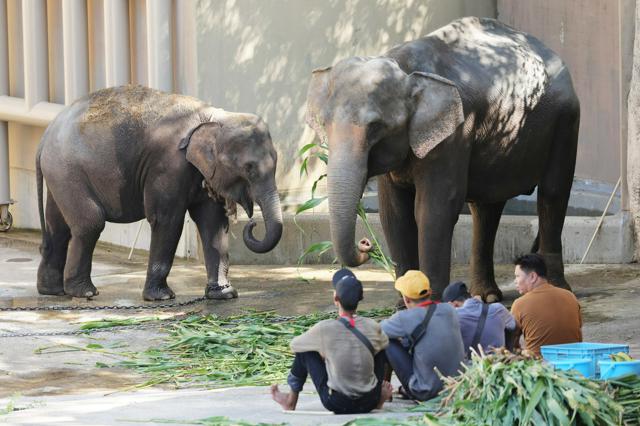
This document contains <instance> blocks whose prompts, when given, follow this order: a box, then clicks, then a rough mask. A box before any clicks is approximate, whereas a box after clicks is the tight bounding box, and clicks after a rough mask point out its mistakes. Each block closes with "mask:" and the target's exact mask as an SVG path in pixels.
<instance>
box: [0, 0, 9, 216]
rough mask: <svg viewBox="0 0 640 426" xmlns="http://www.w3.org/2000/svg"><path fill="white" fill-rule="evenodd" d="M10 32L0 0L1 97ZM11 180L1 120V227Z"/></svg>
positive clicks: (4, 4)
mask: <svg viewBox="0 0 640 426" xmlns="http://www.w3.org/2000/svg"><path fill="white" fill-rule="evenodd" d="M8 38H9V34H8V26H7V2H6V0H0V98H1V97H2V96H1V95H7V94H9V40H8ZM10 190H11V185H10V181H9V134H8V125H7V122H6V121H0V227H4V226H3V224H4V223H7V224H8V221H9V204H11V203H12V200H11V192H10Z"/></svg>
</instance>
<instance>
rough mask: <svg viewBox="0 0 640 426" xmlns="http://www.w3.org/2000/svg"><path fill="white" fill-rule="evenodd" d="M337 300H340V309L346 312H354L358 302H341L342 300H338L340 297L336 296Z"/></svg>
mask: <svg viewBox="0 0 640 426" xmlns="http://www.w3.org/2000/svg"><path fill="white" fill-rule="evenodd" d="M338 301H339V302H340V305H341V306H342V309H343V310H345V311H347V312H355V311H357V310H358V303H357V302H356V304H355V305H353V304H350V305H347V304H345V303H342V300H340V298H338Z"/></svg>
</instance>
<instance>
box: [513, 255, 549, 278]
mask: <svg viewBox="0 0 640 426" xmlns="http://www.w3.org/2000/svg"><path fill="white" fill-rule="evenodd" d="M513 264H514V265H516V266H519V267H520V269H522V270H523V271H525V272H526V273H529V272H535V273H536V274H538V276H539V277H541V278H546V277H547V264H546V263H545V262H544V257H542V256H540V255H539V254H538V253H529V254H521V255H520V256H518V257H516V258H515V260H514V261H513Z"/></svg>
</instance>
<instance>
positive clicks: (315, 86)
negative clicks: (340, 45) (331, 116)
mask: <svg viewBox="0 0 640 426" xmlns="http://www.w3.org/2000/svg"><path fill="white" fill-rule="evenodd" d="M330 73H331V67H327V68H320V69H315V70H313V71H312V75H311V82H310V83H309V91H308V92H307V116H306V122H307V124H308V125H309V127H311V128H312V129H313V130H314V131H315V132H316V135H318V138H319V139H320V141H321V142H322V143H325V144H326V143H327V132H326V131H325V128H324V125H325V113H324V110H325V108H324V107H325V104H326V102H327V100H328V99H329V74H330Z"/></svg>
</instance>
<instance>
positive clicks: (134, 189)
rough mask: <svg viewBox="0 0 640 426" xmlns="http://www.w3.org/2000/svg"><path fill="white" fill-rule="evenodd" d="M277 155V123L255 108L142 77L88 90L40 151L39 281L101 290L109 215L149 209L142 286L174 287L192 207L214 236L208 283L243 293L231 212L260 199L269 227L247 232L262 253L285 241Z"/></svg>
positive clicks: (63, 290)
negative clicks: (94, 273)
mask: <svg viewBox="0 0 640 426" xmlns="http://www.w3.org/2000/svg"><path fill="white" fill-rule="evenodd" d="M276 161H277V158H276V151H275V149H274V147H273V144H272V141H271V137H270V135H269V130H268V128H267V125H266V124H265V123H264V122H263V121H262V119H260V117H258V116H256V115H253V114H243V113H232V112H226V111H223V110H221V109H216V108H213V107H211V106H209V105H207V104H206V103H204V102H201V101H199V100H197V99H195V98H192V97H188V96H182V95H175V94H168V93H163V92H159V91H156V90H152V89H148V88H145V87H141V86H122V87H116V88H109V89H104V90H100V91H97V92H95V93H92V94H90V95H88V96H86V97H84V98H82V99H79V100H78V101H76V102H75V103H73V104H72V105H70V106H68V107H67V108H65V109H64V110H63V111H62V112H61V113H60V114H59V115H58V116H57V117H56V119H55V120H54V121H53V122H52V123H51V124H50V125H49V127H48V128H47V129H46V131H45V133H44V135H43V136H42V141H41V143H40V146H39V148H38V152H37V156H36V173H37V185H38V207H39V210H40V222H41V227H42V247H41V254H42V260H41V262H40V267H39V269H38V283H37V285H38V291H39V292H40V294H49V295H62V294H67V295H71V296H75V297H91V296H95V295H97V294H98V290H97V289H96V288H95V286H94V285H93V283H92V281H91V258H92V254H93V250H94V248H95V245H96V242H97V241H98V238H99V236H100V233H101V231H102V230H103V229H104V226H105V221H110V222H117V223H129V222H134V221H137V220H140V219H142V218H145V217H146V218H147V220H148V221H149V223H150V224H151V247H150V253H149V263H148V269H147V278H146V282H145V286H144V291H143V297H144V299H145V300H164V299H170V298H174V297H175V294H174V292H173V291H172V290H171V289H170V288H169V286H168V285H167V275H169V271H170V269H171V266H172V264H173V258H174V254H175V251H176V247H177V245H178V240H179V239H180V235H181V233H182V228H183V222H184V216H185V212H187V211H188V212H189V215H190V216H191V217H192V219H193V220H194V222H195V224H196V225H197V227H198V232H199V233H200V237H201V239H202V243H203V244H202V246H203V251H204V257H205V259H204V260H205V264H206V269H207V288H206V291H205V295H206V296H207V297H209V298H213V299H228V298H233V297H237V292H236V290H235V289H234V288H233V287H232V286H231V285H229V282H228V280H227V271H228V267H229V264H228V252H227V249H228V239H227V238H228V237H227V233H228V227H229V223H228V217H227V213H228V212H229V211H235V205H236V203H238V204H240V205H241V206H242V207H243V208H244V210H245V211H246V212H247V214H248V215H249V216H250V217H251V216H252V215H253V202H254V201H256V202H257V203H258V205H259V206H260V208H261V210H262V214H263V217H264V222H265V227H266V231H265V236H264V238H263V239H262V240H258V239H256V238H254V236H253V227H254V226H255V222H253V221H250V223H249V224H247V225H246V226H245V228H244V233H243V237H244V242H245V244H246V246H247V247H248V248H249V249H250V250H252V251H254V252H257V253H263V252H267V251H269V250H271V249H273V248H274V247H275V245H276V244H277V243H278V241H279V240H280V237H281V235H282V212H281V209H280V199H279V197H278V192H277V188H276V184H275V170H276ZM43 176H44V178H45V179H46V182H47V188H48V192H47V205H46V212H44V216H43V201H42V192H43V189H42V178H43ZM45 216H46V220H45Z"/></svg>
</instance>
